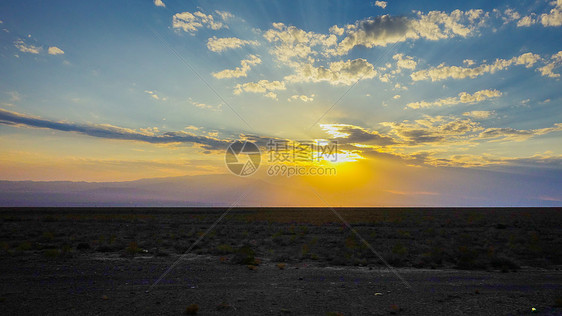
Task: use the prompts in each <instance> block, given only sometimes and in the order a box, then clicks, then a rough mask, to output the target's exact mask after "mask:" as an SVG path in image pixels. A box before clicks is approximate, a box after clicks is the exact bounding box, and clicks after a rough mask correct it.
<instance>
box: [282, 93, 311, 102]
mask: <svg viewBox="0 0 562 316" xmlns="http://www.w3.org/2000/svg"><path fill="white" fill-rule="evenodd" d="M295 100H300V101H302V102H312V101H314V94H312V95H310V96H307V95H298V94H295V95H293V96H291V97H290V98H288V99H287V101H289V102H292V101H295Z"/></svg>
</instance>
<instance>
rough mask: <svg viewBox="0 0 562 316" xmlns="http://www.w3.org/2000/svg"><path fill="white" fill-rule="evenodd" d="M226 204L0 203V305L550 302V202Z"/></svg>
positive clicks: (314, 306) (485, 311) (358, 311)
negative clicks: (485, 205) (507, 205)
mask: <svg viewBox="0 0 562 316" xmlns="http://www.w3.org/2000/svg"><path fill="white" fill-rule="evenodd" d="M225 210H226V209H182V208H171V209H154V208H152V209H148V208H146V209H142V208H141V209H138V208H136V209H126V208H119V209H102V208H97V209H95V208H94V209H2V210H1V211H0V220H1V222H0V225H1V229H0V245H1V250H0V254H1V256H0V269H1V271H2V273H1V274H0V314H3V315H9V314H18V315H20V314H41V315H55V314H56V315H77V314H80V315H84V314H85V315H99V314H121V315H122V314H125V315H128V314H135V315H138V314H141V315H144V314H148V315H182V314H186V313H189V312H191V313H192V314H194V313H195V310H197V314H198V315H210V314H224V315H231V314H237V315H263V314H266V315H391V314H397V315H424V314H431V315H433V314H446V315H463V314H466V315H518V314H541V315H560V314H562V270H560V268H561V267H562V263H561V262H562V230H560V227H562V213H561V212H560V209H555V208H550V209H542V208H529V209H522V208H515V209H500V208H489V209H458V208H457V209H422V208H419V209H405V208H399V209H398V208H396V209H394V208H391V209H373V208H369V209H367V208H363V209H336V211H337V212H338V213H339V214H341V216H342V217H343V218H344V219H345V220H346V222H347V223H349V224H350V226H351V227H353V229H355V232H356V233H357V234H358V235H359V236H361V238H363V239H361V238H360V237H358V235H357V234H355V232H354V231H352V230H351V229H350V228H349V226H347V225H345V224H344V223H343V222H342V221H341V220H340V219H338V217H337V216H336V215H334V214H333V212H332V211H331V210H330V209H322V208H317V209H315V208H306V209H304V208H303V209H298V208H291V209H275V208H267V209H259V208H239V209H233V210H231V211H230V212H229V213H228V214H227V215H226V216H225V217H224V218H223V219H222V220H221V221H220V222H219V223H218V224H217V225H216V226H212V225H213V223H214V222H215V221H216V220H217V219H218V218H219V217H220V216H221V214H223V213H224V211H225ZM209 228H211V229H209ZM197 240H200V242H198V243H197V244H196V246H195V247H193V248H192V249H191V246H192V245H193V244H194V243H195V242H196V241H197ZM188 250H189V252H188V254H186V255H183V256H182V254H184V253H185V252H186V251H188ZM381 258H382V259H383V260H381ZM384 262H386V263H388V266H387V265H386V264H385V263H384ZM174 264H175V265H174ZM172 266H173V269H169V268H170V267H172ZM166 271H169V273H168V274H165V275H164V276H163V274H164V273H165V272H166ZM161 276H163V278H161V280H160V281H159V282H158V284H156V285H154V283H155V282H156V281H157V280H158V279H159V278H160V277H161ZM152 285H154V286H152ZM149 289H150V291H148V292H147V290H149ZM533 308H534V309H535V311H533Z"/></svg>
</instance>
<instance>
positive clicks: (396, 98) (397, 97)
mask: <svg viewBox="0 0 562 316" xmlns="http://www.w3.org/2000/svg"><path fill="white" fill-rule="evenodd" d="M392 98H393V99H394V100H398V99H400V95H399V94H397V95H395V96H393V97H392Z"/></svg>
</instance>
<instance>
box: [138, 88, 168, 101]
mask: <svg viewBox="0 0 562 316" xmlns="http://www.w3.org/2000/svg"><path fill="white" fill-rule="evenodd" d="M144 92H145V93H147V94H149V95H150V96H151V97H152V98H153V99H154V100H159V101H160V100H161V101H166V100H168V98H165V97H164V98H161V97H160V96H159V95H158V94H156V92H154V91H150V90H144Z"/></svg>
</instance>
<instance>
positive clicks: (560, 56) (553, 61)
mask: <svg viewBox="0 0 562 316" xmlns="http://www.w3.org/2000/svg"><path fill="white" fill-rule="evenodd" d="M560 64H562V51H559V52H558V53H556V54H554V55H552V56H551V57H550V62H548V63H547V64H546V65H544V66H543V67H540V68H539V69H538V70H539V71H540V73H541V75H543V76H546V77H550V78H559V77H560V74H557V73H554V72H552V71H553V70H554V68H557V67H559V66H560Z"/></svg>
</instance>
